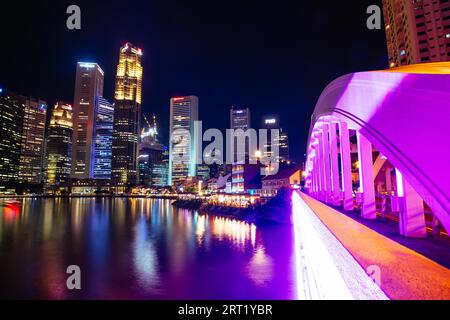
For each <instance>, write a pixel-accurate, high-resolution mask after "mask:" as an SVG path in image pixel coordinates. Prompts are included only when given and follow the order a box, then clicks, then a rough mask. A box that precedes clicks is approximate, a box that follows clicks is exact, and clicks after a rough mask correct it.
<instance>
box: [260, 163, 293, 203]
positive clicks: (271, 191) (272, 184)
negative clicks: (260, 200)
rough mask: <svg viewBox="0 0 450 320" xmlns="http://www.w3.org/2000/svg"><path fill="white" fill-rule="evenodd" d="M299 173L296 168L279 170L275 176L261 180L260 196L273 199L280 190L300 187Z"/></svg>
mask: <svg viewBox="0 0 450 320" xmlns="http://www.w3.org/2000/svg"><path fill="white" fill-rule="evenodd" d="M300 182H301V172H300V169H298V168H287V169H284V170H280V171H279V172H278V173H277V174H275V175H271V176H267V177H265V178H264V179H263V180H262V190H261V196H262V197H266V198H271V197H275V196H276V195H277V194H278V191H279V190H280V189H282V188H295V187H298V186H299V185H300Z"/></svg>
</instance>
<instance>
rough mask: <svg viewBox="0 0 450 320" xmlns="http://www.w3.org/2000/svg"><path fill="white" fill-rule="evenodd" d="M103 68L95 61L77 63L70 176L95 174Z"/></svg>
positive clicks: (82, 177) (92, 175)
mask: <svg viewBox="0 0 450 320" xmlns="http://www.w3.org/2000/svg"><path fill="white" fill-rule="evenodd" d="M103 81H104V73H103V70H102V69H101V68H100V67H99V66H98V64H96V63H86V62H78V64H77V73H76V80H75V97H74V106H73V129H74V131H73V138H72V140H73V141H72V146H73V164H72V178H75V179H92V178H93V177H94V147H95V136H94V135H95V125H96V106H97V99H98V97H101V96H103Z"/></svg>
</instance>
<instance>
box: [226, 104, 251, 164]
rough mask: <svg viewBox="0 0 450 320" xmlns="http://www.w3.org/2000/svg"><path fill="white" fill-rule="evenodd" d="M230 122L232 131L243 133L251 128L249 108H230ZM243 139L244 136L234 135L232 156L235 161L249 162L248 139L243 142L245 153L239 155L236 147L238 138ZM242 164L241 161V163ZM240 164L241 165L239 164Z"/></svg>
mask: <svg viewBox="0 0 450 320" xmlns="http://www.w3.org/2000/svg"><path fill="white" fill-rule="evenodd" d="M230 122H231V126H230V128H231V129H234V130H239V129H241V130H243V131H244V132H245V131H247V130H248V129H250V128H251V113H250V109H249V108H245V109H244V108H235V107H231V110H230ZM240 136H241V138H244V136H245V134H241V135H238V134H237V135H236V137H235V138H234V140H235V141H234V154H235V157H236V159H245V161H246V162H248V160H249V153H250V150H249V149H250V147H249V141H248V139H246V140H245V151H244V154H239V148H238V146H237V141H239V140H240V139H239V137H240ZM242 141H243V140H242ZM241 162H242V161H241ZM241 164H242V163H241Z"/></svg>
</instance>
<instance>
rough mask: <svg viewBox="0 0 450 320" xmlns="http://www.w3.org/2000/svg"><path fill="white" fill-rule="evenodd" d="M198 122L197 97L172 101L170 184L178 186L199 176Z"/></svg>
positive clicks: (179, 98) (178, 98) (173, 99)
mask: <svg viewBox="0 0 450 320" xmlns="http://www.w3.org/2000/svg"><path fill="white" fill-rule="evenodd" d="M197 120H198V98H197V97H196V96H186V97H177V98H172V99H170V151H169V156H170V160H169V183H170V184H171V185H178V184H180V183H182V182H183V181H185V180H186V178H187V177H195V176H196V175H197V173H196V171H197V165H196V154H197V147H196V143H195V141H196V140H195V136H194V122H195V121H197Z"/></svg>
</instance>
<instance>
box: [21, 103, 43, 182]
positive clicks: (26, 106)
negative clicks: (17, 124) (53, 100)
mask: <svg viewBox="0 0 450 320" xmlns="http://www.w3.org/2000/svg"><path fill="white" fill-rule="evenodd" d="M21 100H22V106H23V124H22V142H21V151H20V164H19V182H21V183H23V184H25V185H39V184H41V183H42V182H43V178H44V177H43V165H44V147H45V124H46V116H47V103H46V102H45V101H42V100H39V99H37V100H36V99H32V98H27V97H22V99H21Z"/></svg>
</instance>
